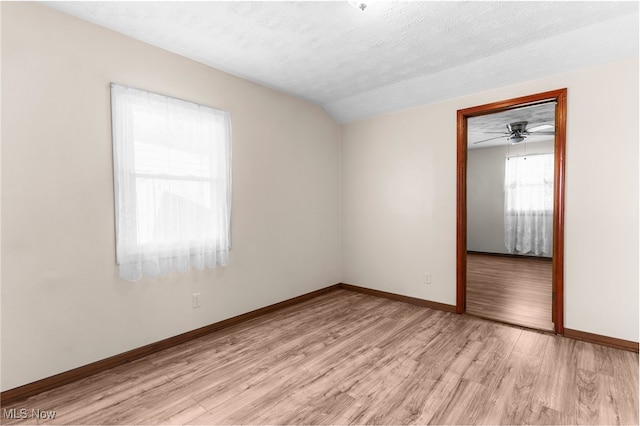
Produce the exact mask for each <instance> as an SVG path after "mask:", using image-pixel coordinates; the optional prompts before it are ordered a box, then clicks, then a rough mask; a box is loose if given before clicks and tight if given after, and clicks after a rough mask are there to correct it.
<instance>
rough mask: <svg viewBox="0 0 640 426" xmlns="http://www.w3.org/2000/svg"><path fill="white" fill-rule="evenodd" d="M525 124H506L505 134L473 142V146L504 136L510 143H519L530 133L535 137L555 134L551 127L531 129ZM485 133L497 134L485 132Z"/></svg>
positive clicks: (542, 126) (540, 126) (523, 122)
mask: <svg viewBox="0 0 640 426" xmlns="http://www.w3.org/2000/svg"><path fill="white" fill-rule="evenodd" d="M527 124H529V123H528V122H527V121H516V122H514V123H509V124H507V132H504V133H502V132H500V133H501V136H496V137H495V138H489V139H483V140H481V141H477V142H474V143H473V145H475V144H478V143H483V142H487V141H491V140H494V139H500V138H503V137H505V136H507V141H508V142H510V143H520V142H522V141H523V140H525V138H526V137H527V136H529V135H530V134H532V133H535V134H536V135H553V134H555V131H554V130H553V126H552V125H550V124H540V125H538V126H534V127H531V128H527ZM548 129H552V130H548ZM486 133H498V132H486Z"/></svg>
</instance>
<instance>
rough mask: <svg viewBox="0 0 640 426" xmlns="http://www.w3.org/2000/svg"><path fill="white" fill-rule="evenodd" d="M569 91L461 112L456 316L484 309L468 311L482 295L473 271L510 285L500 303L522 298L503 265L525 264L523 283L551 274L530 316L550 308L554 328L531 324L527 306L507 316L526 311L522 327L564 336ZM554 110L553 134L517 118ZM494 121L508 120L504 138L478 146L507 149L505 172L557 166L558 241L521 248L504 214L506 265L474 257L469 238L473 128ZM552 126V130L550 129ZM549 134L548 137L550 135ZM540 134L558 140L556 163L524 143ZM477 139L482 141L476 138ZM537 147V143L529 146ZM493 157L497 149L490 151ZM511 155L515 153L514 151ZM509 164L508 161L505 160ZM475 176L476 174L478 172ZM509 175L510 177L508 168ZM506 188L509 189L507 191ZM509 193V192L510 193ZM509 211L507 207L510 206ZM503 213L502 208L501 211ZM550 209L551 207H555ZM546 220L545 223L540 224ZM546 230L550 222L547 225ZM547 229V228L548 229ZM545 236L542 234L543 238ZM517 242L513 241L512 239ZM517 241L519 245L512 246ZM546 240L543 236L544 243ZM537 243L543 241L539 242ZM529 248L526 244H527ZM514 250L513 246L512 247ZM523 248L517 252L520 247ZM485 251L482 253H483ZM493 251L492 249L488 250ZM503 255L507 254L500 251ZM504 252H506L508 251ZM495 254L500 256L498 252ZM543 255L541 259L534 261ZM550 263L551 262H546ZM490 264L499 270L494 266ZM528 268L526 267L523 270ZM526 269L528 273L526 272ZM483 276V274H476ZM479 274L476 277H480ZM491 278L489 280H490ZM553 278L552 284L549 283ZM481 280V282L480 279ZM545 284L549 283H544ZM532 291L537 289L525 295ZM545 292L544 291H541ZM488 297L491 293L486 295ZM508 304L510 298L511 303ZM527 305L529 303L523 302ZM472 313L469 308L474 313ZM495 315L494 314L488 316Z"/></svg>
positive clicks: (553, 170)
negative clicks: (541, 165)
mask: <svg viewBox="0 0 640 426" xmlns="http://www.w3.org/2000/svg"><path fill="white" fill-rule="evenodd" d="M566 93H567V91H566V89H560V90H554V91H550V92H544V93H538V94H534V95H530V96H524V97H521V98H515V99H509V100H505V101H499V102H494V103H491V104H486V105H480V106H476V107H472V108H467V109H463V110H459V111H458V117H457V121H458V122H457V149H458V175H457V286H456V293H457V294H456V312H457V313H459V314H462V313H465V312H469V313H473V314H477V312H475V310H477V309H478V306H477V305H478V304H477V303H474V304H470V305H469V307H468V306H467V300H468V299H467V296H468V291H471V293H470V294H475V293H473V292H474V291H477V290H478V287H477V284H473V285H474V286H476V287H473V286H472V287H468V284H469V282H468V279H469V278H468V272H469V270H470V269H471V270H472V271H476V272H477V271H478V268H483V266H482V265H483V264H484V265H485V269H483V270H482V274H480V276H482V277H484V278H486V279H487V280H488V281H491V282H492V283H493V284H496V285H497V284H499V283H498V282H497V281H499V280H497V278H500V279H502V280H503V281H504V282H503V285H505V284H506V285H507V287H504V289H503V290H499V289H498V290H496V288H493V289H492V290H493V291H494V294H495V295H496V298H497V296H498V295H501V296H503V295H504V294H506V293H511V294H515V293H517V288H516V286H515V285H511V284H509V278H508V276H507V274H505V273H501V272H502V271H505V269H503V268H504V267H505V266H504V265H500V262H512V261H517V262H520V263H519V264H520V265H521V266H520V267H521V269H520V272H519V273H518V274H516V275H517V276H518V280H520V281H522V280H523V279H524V280H525V281H526V280H528V279H529V278H526V277H524V275H523V274H525V273H529V274H530V277H535V276H537V277H543V276H544V275H545V274H546V275H547V276H548V277H547V281H546V282H547V284H546V285H548V286H549V287H550V288H549V290H550V291H549V292H548V293H546V294H543V296H544V297H541V298H538V300H537V302H536V303H537V304H538V305H537V306H536V307H535V309H533V310H532V309H530V310H529V312H533V311H534V310H540V309H543V308H544V309H546V310H548V311H549V312H550V316H551V318H550V319H551V322H550V323H549V322H548V320H547V323H546V324H541V323H536V322H535V321H534V322H527V321H526V318H525V317H526V310H522V309H521V308H522V306H515V304H514V306H504V307H503V309H502V310H503V313H505V312H508V311H512V312H515V313H516V314H517V312H523V314H522V321H520V323H518V321H515V323H516V324H518V325H524V326H528V327H532V328H540V329H547V330H550V329H553V331H555V332H556V333H558V334H563V332H564V321H563V320H564V297H563V296H564V291H563V270H564V257H563V253H564V238H563V237H564V221H563V218H564V164H565V141H566ZM550 105H553V108H554V109H553V111H552V112H551V114H552V116H553V117H554V118H555V123H554V124H555V128H554V129H553V132H549V131H548V130H550V128H551V127H553V126H550V125H549V123H546V125H540V124H539V125H535V123H532V124H533V127H527V125H528V123H527V121H526V120H522V119H515V120H513V118H514V117H517V116H518V115H519V114H520V115H522V114H526V113H529V114H533V115H534V116H536V117H541V116H542V114H543V111H546V113H547V114H548V113H549V106H550ZM483 120H484V121H487V120H488V121H491V120H494V121H495V120H498V121H500V120H503V121H507V123H506V124H507V125H508V126H506V131H501V132H498V133H503V134H499V135H498V136H495V137H493V135H487V136H488V137H486V138H484V139H483V140H480V141H479V142H478V141H476V142H475V143H478V144H480V143H482V144H485V145H491V144H493V142H492V141H497V142H498V144H502V147H500V148H496V149H504V150H505V151H506V156H505V157H504V158H506V161H507V162H504V163H503V164H504V165H505V169H509V167H510V166H514V167H515V166H517V164H519V163H518V162H519V161H520V160H526V159H527V158H529V159H533V160H535V161H529V163H523V164H529V166H532V164H533V163H534V162H535V163H542V162H544V161H547V163H548V162H549V161H552V163H548V164H547V168H550V170H548V173H549V175H550V176H551V174H552V175H553V183H552V185H553V188H551V187H549V188H548V190H549V192H551V191H552V194H551V193H550V194H549V197H548V198H551V196H552V201H551V200H549V201H548V203H549V204H551V202H552V204H553V210H552V213H551V212H549V217H548V220H547V222H548V225H547V227H548V228H551V229H552V233H549V235H552V238H549V240H548V241H547V240H545V242H544V243H542V242H540V243H539V244H538V242H536V243H535V244H534V246H531V247H528V246H527V247H525V248H523V247H521V246H522V243H521V242H519V241H517V239H516V237H514V236H512V235H510V234H509V231H508V229H510V228H507V225H508V222H509V216H508V215H507V214H506V212H507V209H505V210H504V212H505V216H504V225H505V227H504V232H505V235H506V237H502V239H503V242H504V243H505V244H506V247H507V251H506V253H507V254H500V256H501V259H500V262H498V261H497V259H496V258H494V257H487V256H486V255H485V254H486V253H482V254H483V255H485V256H482V255H480V256H478V254H479V253H473V250H472V252H471V253H469V250H470V248H471V249H472V248H473V247H469V244H468V243H469V234H468V232H469V231H470V230H471V231H473V229H471V226H470V225H469V222H468V219H469V215H468V207H469V205H471V204H473V203H470V202H469V200H468V197H467V196H468V181H467V179H468V173H469V162H468V161H469V157H470V156H469V150H468V148H469V143H470V142H471V139H470V137H469V130H470V125H473V123H474V122H478V123H479V122H480V121H483ZM545 126H546V127H545ZM545 130H546V132H545ZM535 132H540V133H539V134H538V135H536V136H539V135H540V134H545V133H546V134H552V135H553V136H549V137H548V138H547V139H549V142H548V143H547V144H548V145H550V146H551V149H552V152H553V154H552V155H551V154H546V157H553V158H547V159H545V158H543V157H544V156H542V155H540V156H539V157H533V156H532V155H533V154H534V153H532V152H531V151H530V152H529V154H528V155H527V152H526V147H527V144H526V143H525V144H519V143H520V142H523V141H525V140H526V138H528V137H529V141H533V140H534V139H535V137H532V135H534V133H535ZM475 139H477V138H475ZM529 146H532V144H529ZM523 148H524V150H525V152H524V155H523V154H522V149H523ZM485 151H486V152H489V151H491V150H485ZM510 151H511V152H510ZM509 159H512V162H511V163H508V161H509ZM502 161H505V160H502ZM472 172H473V170H472ZM502 172H503V173H508V172H506V171H505V170H504V169H503V170H502ZM505 187H506V186H505ZM505 193H506V190H505ZM504 196H505V197H507V199H509V197H511V196H513V195H510V194H506V195H504ZM504 205H505V206H507V204H504ZM501 208H502V206H501ZM549 208H550V207H549ZM538 220H539V221H540V220H543V219H540V218H539V219H538ZM543 225H544V223H543ZM543 227H544V226H543ZM540 235H542V234H540ZM471 237H472V238H471V240H472V245H475V246H477V245H478V244H477V243H476V242H475V239H476V238H475V234H474V235H472V236H471ZM512 237H513V238H512ZM512 239H513V241H511V240H512ZM539 239H540V240H541V241H542V237H540V238H539ZM536 241H537V240H536ZM525 245H526V243H525ZM511 246H512V247H511ZM516 246H517V248H516ZM483 251H485V250H480V252H483ZM488 251H491V250H488ZM494 251H498V252H499V251H501V250H494ZM502 251H504V250H502ZM512 253H516V254H519V255H522V254H529V256H528V257H526V258H525V256H518V255H516V256H513V255H511V254H512ZM494 254H495V253H494ZM533 255H537V256H533ZM545 259H546V262H545ZM490 265H493V266H492V267H490ZM523 265H524V266H523ZM492 268H493V269H494V272H493V273H494V277H493V278H492V277H491V276H490V274H491V269H492ZM523 268H524V269H523ZM476 275H477V274H476ZM476 275H474V277H475V276H476ZM487 277H488V278H487ZM549 278H550V279H549ZM474 279H475V278H474ZM543 284H544V283H543ZM527 291H531V288H529V289H527V290H526V291H525V294H526V292H527ZM540 291H542V290H540ZM487 294H489V297H485V300H483V301H482V302H483V303H485V304H486V306H487V308H486V309H489V310H491V309H492V307H491V303H492V300H491V299H492V296H491V293H487ZM485 296H486V294H485ZM507 300H508V298H507ZM533 300H534V299H532V298H529V299H528V300H526V301H527V302H531V301H533ZM523 301H524V299H523ZM474 302H475V299H474ZM468 308H469V309H468ZM499 311H500V310H499V309H494V310H493V311H492V312H493V313H495V315H493V319H496V320H499V321H504V322H514V321H511V320H510V317H509V316H506V317H504V316H502V317H501V316H500V315H498V314H499ZM483 316H489V317H491V315H483Z"/></svg>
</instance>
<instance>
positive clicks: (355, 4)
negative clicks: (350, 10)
mask: <svg viewBox="0 0 640 426" xmlns="http://www.w3.org/2000/svg"><path fill="white" fill-rule="evenodd" d="M347 3H349V4H350V5H351V6H353V7H355V8H357V9H360V10H362V11H363V12H364V10H365V9H366V8H367V3H365V2H363V1H358V0H347Z"/></svg>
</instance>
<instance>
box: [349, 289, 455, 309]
mask: <svg viewBox="0 0 640 426" xmlns="http://www.w3.org/2000/svg"><path fill="white" fill-rule="evenodd" d="M339 286H340V288H343V289H345V290H349V291H355V292H357V293H364V294H368V295H371V296H376V297H382V298H384V299H390V300H396V301H398V302H405V303H410V304H412V305H417V306H422V307H425V308H431V309H437V310H439V311H445V312H453V313H455V312H456V307H455V306H454V305H447V304H446V303H440V302H432V301H431V300H426V299H419V298H417V297H411V296H403V295H401V294H396V293H389V292H387V291H382V290H374V289H371V288H366V287H360V286H357V285H353V284H345V283H340V284H339Z"/></svg>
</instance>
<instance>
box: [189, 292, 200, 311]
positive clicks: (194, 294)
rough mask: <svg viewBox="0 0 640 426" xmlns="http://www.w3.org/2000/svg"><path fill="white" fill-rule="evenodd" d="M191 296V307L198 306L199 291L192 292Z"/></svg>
mask: <svg viewBox="0 0 640 426" xmlns="http://www.w3.org/2000/svg"><path fill="white" fill-rule="evenodd" d="M191 297H192V302H193V308H199V307H200V293H193V294H192V295H191Z"/></svg>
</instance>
